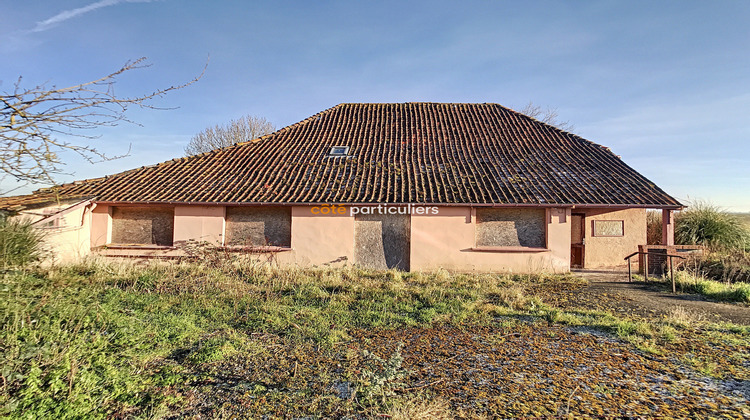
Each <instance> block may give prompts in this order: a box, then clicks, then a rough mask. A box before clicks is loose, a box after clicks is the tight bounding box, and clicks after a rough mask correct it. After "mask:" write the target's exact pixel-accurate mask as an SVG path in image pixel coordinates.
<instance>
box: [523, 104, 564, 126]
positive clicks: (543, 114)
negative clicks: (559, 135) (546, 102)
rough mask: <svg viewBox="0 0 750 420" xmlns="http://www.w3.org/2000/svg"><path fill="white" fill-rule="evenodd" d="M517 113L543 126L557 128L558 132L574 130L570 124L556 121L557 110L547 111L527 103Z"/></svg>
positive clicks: (548, 109)
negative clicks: (541, 123)
mask: <svg viewBox="0 0 750 420" xmlns="http://www.w3.org/2000/svg"><path fill="white" fill-rule="evenodd" d="M518 112H520V113H521V114H525V115H528V116H529V117H531V118H534V119H536V120H538V121H541V122H543V123H545V124H549V125H552V126H555V127H557V128H559V129H560V130H564V131H568V132H572V131H573V130H575V126H574V125H573V124H571V123H570V122H568V121H559V120H558V119H557V118H558V116H559V115H558V113H557V108H549V107H548V108H547V109H542V107H541V106H539V105H534V103H533V102H529V103H528V104H526V106H525V107H523V108H522V109H521V110H520V111H518Z"/></svg>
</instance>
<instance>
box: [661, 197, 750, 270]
mask: <svg viewBox="0 0 750 420" xmlns="http://www.w3.org/2000/svg"><path fill="white" fill-rule="evenodd" d="M646 216H647V238H648V243H649V244H659V243H661V213H660V212H657V211H649V212H648V213H647V215H646ZM675 243H676V244H678V245H701V246H703V247H704V249H705V254H704V255H703V256H702V257H698V258H692V259H691V260H690V261H688V262H687V263H686V264H682V266H681V268H682V269H683V270H686V271H688V274H689V275H691V276H693V277H705V278H706V279H709V280H715V281H720V282H725V283H733V282H750V254H748V250H750V225H748V223H747V222H746V220H745V219H743V218H742V217H740V216H739V215H737V214H732V213H728V212H726V211H724V210H722V209H721V208H719V207H717V206H714V205H712V204H710V203H707V202H703V201H697V202H694V203H691V204H690V206H689V207H688V208H687V209H686V210H684V211H682V212H679V213H677V214H676V215H675Z"/></svg>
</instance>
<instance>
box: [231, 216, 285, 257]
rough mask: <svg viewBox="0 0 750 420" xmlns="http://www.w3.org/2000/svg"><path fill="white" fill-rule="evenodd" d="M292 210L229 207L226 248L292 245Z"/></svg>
mask: <svg viewBox="0 0 750 420" xmlns="http://www.w3.org/2000/svg"><path fill="white" fill-rule="evenodd" d="M291 217H292V216H291V209H290V208H289V207H266V206H257V207H256V206H252V207H246V206H242V207H227V209H226V241H225V243H226V244H227V245H243V246H267V245H269V246H283V247H288V246H290V245H291V227H292V222H291Z"/></svg>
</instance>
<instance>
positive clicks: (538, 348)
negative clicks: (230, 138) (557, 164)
mask: <svg viewBox="0 0 750 420" xmlns="http://www.w3.org/2000/svg"><path fill="white" fill-rule="evenodd" d="M582 282H583V280H581V279H577V278H574V277H572V276H569V275H557V276H547V275H524V276H519V275H516V276H509V275H469V274H466V275H464V274H449V273H447V272H444V271H439V272H435V273H401V272H396V271H386V272H371V271H362V270H357V269H353V268H344V269H318V270H280V269H269V268H267V267H266V268H264V267H259V266H255V265H252V264H240V263H232V264H222V265H217V266H213V267H209V266H205V265H197V264H176V265H166V264H164V265H149V266H145V267H135V266H130V265H112V264H103V263H97V262H94V263H87V264H81V265H75V266H66V267H59V268H54V269H46V270H42V269H37V270H33V271H29V272H25V271H18V272H5V273H4V274H3V281H2V285H1V286H0V308H1V309H0V316H2V332H1V333H2V335H1V336H0V343H1V344H0V346H1V347H2V356H0V357H1V358H2V360H0V362H1V363H0V364H1V365H2V372H1V373H2V384H1V386H2V388H1V391H2V393H1V394H0V405H1V406H2V411H0V414H2V415H3V416H10V417H14V418H81V417H86V418H104V417H132V418H170V417H182V416H188V417H190V416H198V415H200V416H203V417H209V418H211V417H225V416H226V417H231V416H237V417H251V418H257V417H262V416H268V417H289V416H297V417H302V416H312V417H318V416H322V417H342V416H365V417H375V416H380V415H387V416H390V417H395V418H412V417H415V416H422V417H423V418H453V417H456V416H458V417H477V416H479V417H482V416H502V417H515V416H537V415H543V416H548V415H566V414H578V415H592V416H596V415H616V416H623V415H624V416H628V415H634V414H644V415H647V416H648V415H649V414H655V413H659V415H667V416H669V415H679V416H681V415H687V414H689V413H697V415H710V414H712V413H719V414H723V415H729V416H738V415H739V416H742V415H748V414H750V412H747V411H746V409H745V408H744V407H745V405H746V403H747V398H748V396H747V395H745V394H742V393H741V392H740V391H741V389H742V388H737V389H740V391H736V390H735V388H732V387H733V386H734V385H731V384H734V383H735V382H737V381H739V382H740V383H747V381H748V380H750V364H749V363H748V358H747V354H750V352H748V350H749V349H750V328H748V327H746V326H738V325H728V324H712V323H706V322H703V321H700V320H699V319H697V318H695V317H691V316H690V314H684V313H682V314H680V313H675V314H674V315H673V316H669V317H666V318H664V317H659V318H653V319H644V318H636V317H632V316H629V315H628V314H622V313H617V312H615V311H595V310H587V309H585V308H581V309H570V308H568V309H561V308H555V307H553V306H549V305H547V304H545V302H544V301H543V300H542V298H541V297H540V296H542V295H543V294H541V293H540V294H536V293H535V292H533V290H537V289H539V288H540V287H542V288H544V287H548V288H549V290H554V289H555V288H560V287H570V288H575V287H579V286H580V285H581V283H582ZM532 286H533V287H532ZM624 361H625V362H624ZM654 378H657V379H654ZM614 384H619V385H617V386H615V385H614ZM728 384H729V385H728ZM730 385H731V386H730ZM737 392H740V393H739V394H737ZM717 410H718V411H717ZM743 410H745V411H743Z"/></svg>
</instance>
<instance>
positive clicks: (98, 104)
mask: <svg viewBox="0 0 750 420" xmlns="http://www.w3.org/2000/svg"><path fill="white" fill-rule="evenodd" d="M149 66H150V65H149V64H147V63H146V58H145V57H143V58H139V59H137V60H134V61H128V62H127V63H125V65H124V66H122V68H120V69H119V70H117V71H115V72H113V73H110V74H108V75H106V76H104V77H101V78H99V79H96V80H92V81H89V82H85V83H81V84H78V85H73V86H68V87H64V88H57V87H56V86H52V87H51V88H48V87H47V84H46V83H43V84H41V85H37V86H35V87H32V88H24V87H22V84H21V82H22V80H23V79H22V78H21V77H19V78H18V81H17V82H16V83H15V85H14V90H13V92H12V93H7V92H2V94H1V95H0V173H4V174H7V175H11V176H13V177H14V178H16V179H17V180H19V181H26V182H34V183H37V182H42V183H54V175H57V174H60V173H61V169H62V167H63V166H64V163H63V162H62V161H61V160H60V159H59V155H58V154H59V153H60V152H63V151H70V152H74V153H76V154H78V155H79V156H81V157H83V158H84V159H86V160H87V161H89V162H94V161H100V160H111V159H116V158H119V157H122V156H106V155H105V154H103V153H101V152H99V151H98V150H97V149H96V148H94V147H93V146H91V145H89V144H74V143H70V142H66V141H61V140H58V138H59V137H60V136H71V137H77V138H83V139H87V140H93V139H96V138H98V137H99V136H98V135H94V134H89V133H86V131H89V130H95V129H98V128H100V127H113V126H116V125H118V124H120V123H122V122H127V123H132V124H137V123H135V122H134V121H131V120H129V119H128V118H127V116H126V113H127V111H128V109H129V108H130V107H134V106H135V107H139V108H145V109H169V108H159V107H157V106H155V105H154V104H153V103H152V101H153V100H154V99H157V98H161V97H163V96H164V95H166V94H167V93H169V92H172V91H175V90H179V89H183V88H185V87H187V86H190V85H191V84H193V83H195V82H197V81H198V80H199V79H200V78H201V77H203V74H204V73H205V71H206V67H207V66H208V63H206V67H204V68H203V71H202V72H201V73H200V74H199V75H198V76H196V77H194V78H193V79H192V80H190V81H188V82H187V83H183V84H181V85H176V86H170V87H168V88H164V89H158V90H155V91H152V92H150V93H146V94H144V95H139V96H131V97H118V96H117V95H116V94H115V89H114V85H115V83H116V82H117V78H118V77H119V76H120V75H122V74H123V73H125V72H128V71H130V70H136V69H141V68H146V67H149Z"/></svg>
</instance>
